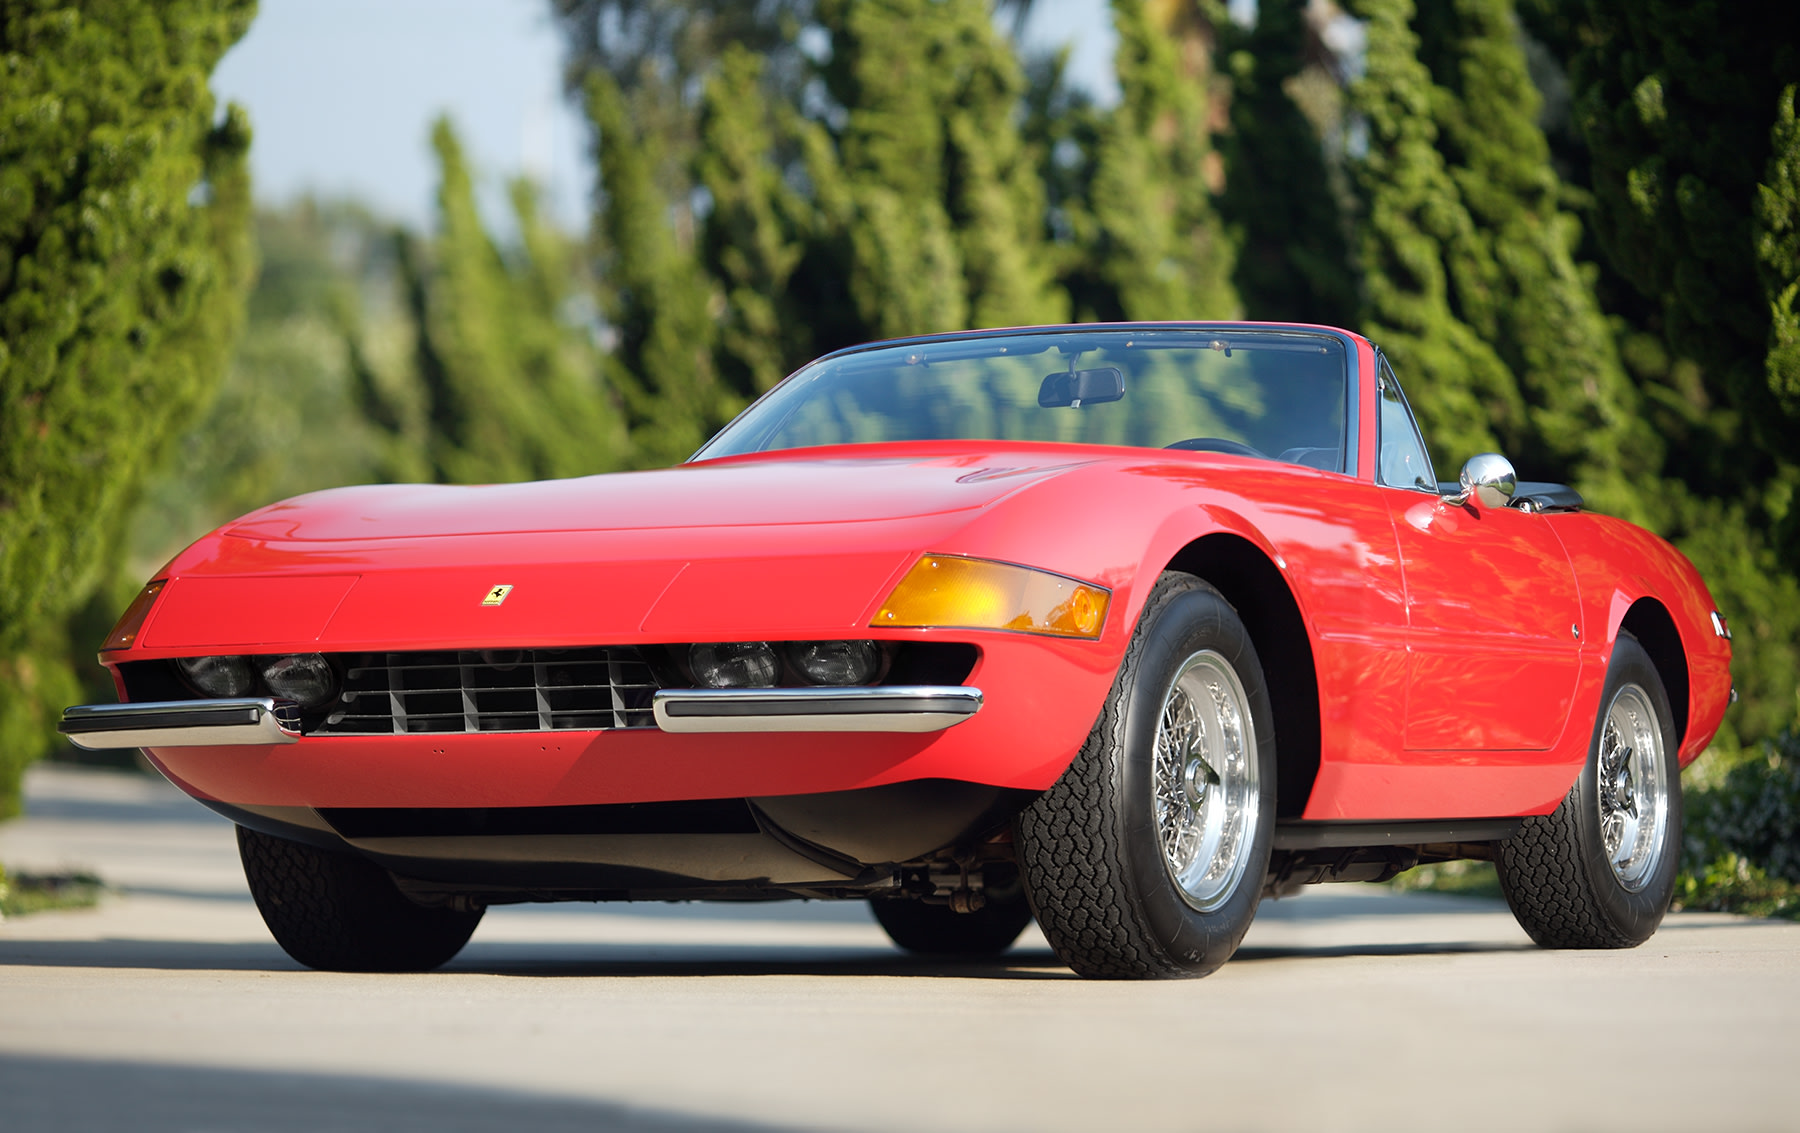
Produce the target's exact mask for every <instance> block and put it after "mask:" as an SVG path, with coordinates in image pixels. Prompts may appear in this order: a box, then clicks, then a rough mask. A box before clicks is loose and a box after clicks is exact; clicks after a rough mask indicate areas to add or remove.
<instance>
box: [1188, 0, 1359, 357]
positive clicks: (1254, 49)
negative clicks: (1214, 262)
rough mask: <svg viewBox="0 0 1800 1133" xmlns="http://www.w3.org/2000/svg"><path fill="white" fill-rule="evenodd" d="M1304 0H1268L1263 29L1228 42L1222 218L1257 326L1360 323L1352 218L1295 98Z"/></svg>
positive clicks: (1262, 8)
mask: <svg viewBox="0 0 1800 1133" xmlns="http://www.w3.org/2000/svg"><path fill="white" fill-rule="evenodd" d="M1305 10H1306V3H1305V0H1262V2H1261V3H1260V4H1259V5H1258V6H1257V19H1256V25H1255V26H1254V27H1253V28H1251V29H1250V30H1249V31H1248V32H1244V33H1238V34H1234V35H1232V36H1231V37H1229V38H1228V39H1226V41H1225V42H1224V43H1223V44H1222V47H1223V48H1224V49H1225V50H1226V51H1227V52H1228V54H1227V55H1226V63H1227V66H1228V67H1229V69H1230V73H1231V132H1230V133H1229V134H1228V135H1227V136H1226V138H1225V140H1224V143H1223V146H1224V149H1223V152H1224V158H1225V169H1226V170H1227V171H1228V173H1227V176H1226V178H1225V190H1224V192H1223V194H1221V195H1220V197H1219V212H1220V215H1221V216H1223V217H1224V218H1225V221H1226V222H1227V224H1228V225H1229V226H1230V227H1231V229H1233V230H1234V235H1235V240H1234V243H1235V244H1236V245H1237V266H1236V273H1235V275H1234V276H1233V282H1234V283H1235V284H1236V287H1237V290H1238V293H1239V294H1240V295H1242V296H1243V299H1244V307H1245V310H1246V311H1247V312H1248V314H1249V317H1251V318H1253V319H1268V320H1273V321H1281V320H1297V321H1301V322H1310V323H1323V324H1325V325H1327V326H1353V325H1355V324H1356V322H1357V314H1358V311H1357V305H1358V297H1357V281H1356V277H1355V275H1354V274H1353V272H1352V270H1351V263H1350V250H1349V246H1348V241H1347V238H1346V234H1345V218H1344V216H1343V215H1342V210H1341V209H1340V207H1339V202H1338V200H1337V197H1336V195H1335V194H1334V192H1333V187H1332V177H1331V172H1330V170H1329V169H1328V167H1327V159H1326V154H1325V151H1324V149H1323V147H1322V146H1321V144H1320V141H1321V139H1320V136H1319V134H1318V131H1317V130H1316V129H1315V128H1314V126H1313V124H1312V123H1311V122H1310V121H1308V120H1307V118H1306V115H1305V114H1304V113H1303V112H1302V111H1301V109H1300V106H1299V105H1298V104H1297V103H1296V102H1295V100H1294V97H1293V95H1292V94H1291V93H1290V91H1292V90H1293V89H1295V86H1296V83H1297V82H1299V81H1300V76H1301V74H1302V72H1303V71H1304V69H1305V62H1306V60H1305V52H1306V46H1307V28H1306V21H1305V18H1304V17H1305Z"/></svg>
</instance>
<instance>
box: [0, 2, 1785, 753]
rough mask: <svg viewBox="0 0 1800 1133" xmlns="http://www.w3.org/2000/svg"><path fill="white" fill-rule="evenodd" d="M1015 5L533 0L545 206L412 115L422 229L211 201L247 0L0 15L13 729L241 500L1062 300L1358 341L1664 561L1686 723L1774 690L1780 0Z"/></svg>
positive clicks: (415, 476)
mask: <svg viewBox="0 0 1800 1133" xmlns="http://www.w3.org/2000/svg"><path fill="white" fill-rule="evenodd" d="M521 2H526V0H521ZM1096 2H1098V0H1096ZM1028 6H1029V5H1028V3H1026V2H1023V0H1013V2H1011V3H1005V4H997V3H993V2H990V0H759V2H757V3H747V2H743V0H550V2H549V4H548V10H549V11H550V12H551V14H552V16H553V18H554V19H555V20H556V21H557V27H558V28H559V29H560V31H561V34H562V37H563V39H564V42H565V44H566V47H567V51H566V63H567V70H566V75H565V83H566V88H567V90H568V92H569V95H570V97H571V98H572V99H575V100H577V101H578V102H579V104H580V105H581V106H582V107H583V108H584V110H585V113H586V118H587V123H588V126H589V131H590V141H591V151H590V152H591V153H592V155H593V159H594V175H593V184H594V198H593V209H592V215H591V223H590V224H589V226H588V229H587V231H586V232H583V233H568V232H563V231H559V230H558V229H556V228H555V227H554V226H553V225H551V224H549V223H547V222H546V221H545V220H544V219H543V216H542V215H541V212H540V210H539V208H538V203H537V197H536V192H535V190H534V188H533V187H532V186H531V185H530V184H528V183H519V184H516V185H513V186H512V187H511V193H510V200H511V205H512V210H511V216H510V217H509V218H507V223H506V225H505V227H504V229H503V230H502V229H495V228H491V227H489V226H487V225H485V224H484V221H483V218H482V216H481V214H480V212H479V211H478V210H477V208H476V207H475V199H476V198H475V194H474V190H473V185H474V180H475V177H476V173H475V172H473V171H471V170H470V169H469V168H468V166H467V162H466V159H465V158H464V156H463V153H462V149H461V146H460V144H459V142H458V139H457V135H456V131H455V128H454V124H453V123H450V122H447V121H446V122H440V123H439V124H438V125H437V126H436V128H435V130H434V132H433V135H432V143H433V146H434V149H435V152H436V154H437V158H438V162H439V170H440V188H439V197H438V212H437V220H436V223H435V225H434V226H433V227H432V229H431V230H430V231H411V230H406V229H404V228H402V227H399V226H395V225H392V224H389V223H387V222H384V221H382V220H381V219H379V218H377V217H374V216H372V215H370V214H369V213H367V212H366V211H364V210H362V209H360V208H358V207H357V206H355V205H354V204H316V203H315V204H301V205H296V206H293V207H289V208H286V209H282V210H279V211H267V210H265V211H263V212H260V213H257V214H256V215H255V216H254V218H251V217H250V215H249V207H248V197H247V188H246V186H245V184H244V181H243V175H242V161H241V157H242V152H243V147H244V145H246V144H247V139H248V127H247V125H246V124H245V123H244V122H243V121H242V120H241V118H237V117H233V116H230V115H220V114H218V113H217V112H216V111H215V108H213V107H212V105H211V103H210V101H209V100H208V99H207V98H206V97H205V93H204V91H205V76H206V73H207V71H208V70H209V68H210V67H211V66H212V63H213V62H214V61H215V60H216V59H217V58H218V55H219V53H220V52H222V51H223V50H224V48H225V47H226V46H228V45H229V43H230V42H231V41H232V39H233V38H235V36H236V35H238V34H240V33H241V31H242V29H243V27H244V22H245V21H246V20H248V19H249V18H250V12H249V8H248V6H247V4H234V3H227V2H226V0H214V2H212V3H203V2H201V0H185V2H181V3H169V4H150V3H148V2H144V0H140V2H136V3H132V2H127V0H116V2H113V3H102V2H98V0H94V2H89V3H85V4H81V5H77V6H76V8H75V9H74V11H75V12H76V14H75V15H69V14H67V13H65V12H63V11H62V10H61V9H59V8H57V7H56V6H55V5H54V4H53V3H51V2H50V0H0V12H3V13H5V15H4V16H3V17H0V53H3V54H4V58H5V64H6V68H7V70H6V71H5V72H4V73H5V75H6V78H5V79H4V80H3V81H0V320H4V322H3V324H0V325H3V327H4V329H3V330H0V342H3V348H0V413H3V414H4V416H3V417H0V429H3V430H4V436H5V438H6V440H5V443H4V449H3V450H0V571H3V572H4V573H3V574H0V583H4V585H3V586H0V667H5V668H4V672H0V745H3V746H0V751H4V753H5V756H4V757H3V758H11V759H12V760H14V761H15V763H16V762H17V761H18V760H20V759H22V758H25V757H29V756H30V755H34V754H36V753H37V752H38V751H40V750H42V749H43V748H44V747H45V745H46V744H47V743H48V739H47V736H48V732H47V731H46V729H45V722H46V721H47V720H48V719H49V716H47V715H46V711H47V710H48V709H51V708H54V707H60V705H61V704H62V703H65V702H67V701H69V700H72V699H75V698H76V694H75V693H73V692H72V691H70V683H71V682H72V681H73V680H74V679H75V674H77V673H78V672H82V671H83V670H81V666H82V665H83V664H85V662H84V661H83V660H82V659H83V658H85V657H86V656H88V655H89V654H90V653H91V647H92V643H93V642H94V641H95V640H96V639H97V638H98V637H99V635H100V634H102V633H103V632H104V630H105V627H106V624H107V623H108V622H109V621H110V619H111V617H112V616H113V615H114V614H116V612H117V610H118V609H119V608H121V607H122V606H123V604H124V602H125V601H126V600H127V599H128V598H129V596H130V594H131V593H132V591H133V590H134V589H135V587H136V586H137V585H138V584H139V583H140V582H141V580H142V579H143V578H144V577H147V576H148V574H149V573H150V572H151V571H153V570H154V569H155V568H156V567H157V566H158V565H160V563H161V562H163V561H165V560H166V558H167V556H168V555H169V554H171V553H173V552H174V551H175V550H177V549H178V548H179V546H180V545H181V544H182V543H183V542H185V541H186V540H188V539H191V538H193V537H194V536H196V535H198V534H200V533H201V532H202V531H204V530H205V529H206V528H208V527H209V526H211V525H213V524H215V523H217V522H219V521H222V520H223V519H225V518H227V517H229V516H230V515H232V514H236V513H239V512H242V511H244V510H246V509H248V508H250V507H254V506H257V505H259V504H261V503H264V502H267V501H268V500H271V499H274V498H277V497H280V496H283V495H289V494H294V493H297V492H302V491H309V490H313V489H316V488H322V487H329V486H333V485H336V484H341V483H349V482H357V481H366V480H371V479H386V480H440V481H471V480H478V481H479V480H500V479H517V478H525V477H533V476H562V475H578V474H583V473H588V472H597V471H605V470H608V469H614V468H626V467H643V466H653V465H658V464H666V463H670V462H673V461H678V460H681V459H683V458H684V457H685V456H687V455H688V453H690V452H691V451H693V449H694V448H696V447H697V446H698V445H699V444H700V443H701V442H702V441H703V440H704V439H705V438H706V437H707V436H709V435H710V434H711V432H712V431H713V430H715V429H716V428H717V427H718V426H719V425H721V424H722V423H723V422H724V421H726V420H728V419H729V417H730V416H731V415H732V414H733V413H734V412H735V411H736V410H737V409H738V408H740V407H741V406H742V405H744V404H745V403H746V402H747V401H748V400H749V399H750V398H753V397H754V396H756V395H757V394H759V393H760V392H762V391H763V390H765V389H767V388H768V387H769V386H770V385H772V384H773V383H774V382H775V381H777V380H779V379H780V378H781V377H782V376H783V375H785V374H786V373H788V372H789V371H791V370H792V369H793V368H794V367H795V366H797V365H799V364H800V363H802V362H804V361H806V360H807V359H809V358H811V357H813V356H815V355H817V354H819V353H822V352H824V351H827V350H830V349H834V348H836V347H839V346H844V345H848V344H851V343H854V342H858V341H863V340H867V339H870V338H876V337H882V336H886V335H896V334H910V333H917V332H923V331H933V330H951V329H958V328H961V327H966V326H991V325H1006V324H1015V323H1032V322H1044V321H1052V320H1060V319H1065V318H1072V319H1077V320H1096V319H1161V318H1236V317H1246V318H1253V319H1282V320H1290V319H1300V320H1316V321H1322V322H1329V323H1339V324H1344V325H1349V326H1352V327H1354V328H1356V329H1359V330H1362V331H1364V332H1366V333H1368V334H1369V335H1370V336H1371V337H1373V338H1374V339H1375V340H1376V341H1377V342H1378V343H1379V344H1381V345H1382V346H1383V347H1384V348H1385V349H1386V350H1387V351H1388V352H1389V354H1390V355H1391V356H1392V358H1393V360H1394V364H1395V366H1396V369H1397V370H1398V372H1399V375H1400V377H1401V379H1402V381H1403V382H1404V383H1406V384H1407V386H1408V391H1409V393H1410V395H1411V397H1412V399H1413V401H1414V404H1415V405H1416V406H1417V408H1418V410H1419V412H1420V415H1421V417H1422V418H1423V421H1424V424H1425V427H1426V430H1427V433H1428V438H1429V440H1430V442H1431V444H1432V448H1433V451H1434V453H1436V455H1437V458H1438V460H1439V465H1440V466H1439V473H1440V475H1442V476H1444V477H1445V478H1450V477H1453V476H1454V474H1455V471H1456V469H1457V467H1458V466H1459V465H1460V464H1461V462H1462V460H1463V459H1464V458H1465V457H1467V456H1468V455H1470V454H1471V453H1472V452H1474V451H1477V450H1478V449H1482V448H1499V449H1501V450H1502V451H1504V452H1507V453H1508V454H1509V455H1511V456H1512V457H1513V459H1514V462H1515V463H1516V464H1517V465H1518V466H1519V468H1520V471H1521V474H1522V475H1525V476H1528V477H1536V478H1547V479H1565V480H1568V481H1571V482H1573V483H1575V484H1576V485H1577V486H1578V487H1580V488H1581V490H1582V491H1583V492H1584V493H1585V494H1587V496H1588V497H1589V499H1590V500H1591V501H1592V502H1593V503H1594V504H1595V506H1597V507H1599V508H1600V509H1602V510H1605V511H1609V512H1613V513H1615V514H1620V515H1624V516H1627V517H1628V518H1631V519H1633V520H1635V521H1637V522H1640V523H1644V524H1646V525H1648V526H1650V527H1651V528H1653V529H1655V530H1657V531H1659V532H1661V533H1662V534H1664V535H1665V536H1667V537H1669V538H1670V539H1672V540H1673V541H1674V542H1675V543H1676V544H1677V545H1678V546H1680V547H1681V548H1682V549H1683V550H1684V551H1685V552H1687V553H1688V554H1689V555H1690V557H1692V558H1693V559H1694V561H1695V562H1696V563H1697V564H1698V565H1699V567H1700V569H1701V570H1702V572H1703V573H1704V574H1705V576H1706V578H1707V580H1708V582H1709V583H1710V584H1711V586H1712V587H1713V590H1714V592H1715V594H1716V595H1717V597H1718V600H1719V603H1720V606H1721V607H1722V608H1723V609H1724V610H1725V611H1726V612H1727V613H1728V614H1729V615H1730V616H1731V618H1732V623H1733V628H1734V630H1735V631H1736V638H1735V647H1736V653H1737V660H1736V663H1735V673H1736V679H1737V682H1738V687H1739V689H1740V691H1741V692H1742V693H1743V698H1744V699H1743V702H1742V703H1740V704H1739V705H1738V706H1737V707H1736V708H1735V709H1734V710H1733V711H1732V713H1731V714H1730V715H1729V716H1728V718H1727V731H1726V733H1725V734H1724V735H1723V736H1722V738H1721V747H1722V748H1724V749H1728V750H1731V749H1736V748H1738V747H1739V746H1740V745H1753V744H1754V743H1755V742H1756V741H1760V740H1763V739H1766V738H1769V737H1771V736H1774V735H1775V734H1776V733H1777V732H1779V731H1780V730H1781V729H1782V728H1783V727H1784V726H1786V725H1788V724H1789V723H1790V722H1792V721H1793V720H1794V719H1795V717H1796V714H1797V712H1800V644H1797V642H1800V581H1797V578H1800V516H1797V515H1796V511H1795V507H1794V495H1795V488H1796V486H1797V485H1800V443H1797V441H1796V438H1800V126H1796V104H1795V91H1794V85H1795V84H1796V83H1797V82H1800V8H1796V7H1795V6H1793V5H1791V4H1783V3H1778V2H1772V0H1733V2H1731V3H1725V2H1723V0H1713V2H1710V3H1709V2H1699V3H1688V2H1677V0H1433V2H1430V3H1425V2H1423V0H1418V2H1416V3H1415V0H1344V2H1343V4H1342V6H1340V5H1339V4H1337V3H1333V2H1332V0H1260V3H1246V2H1238V3H1233V4H1231V5H1229V7H1227V5H1226V4H1224V3H1222V2H1219V0H1111V3H1110V10H1111V13H1112V17H1113V20H1114V24H1115V27H1116V29H1117V31H1118V48H1117V54H1116V58H1115V69H1116V72H1117V75H1118V79H1119V97H1118V99H1117V101H1115V102H1113V103H1111V104H1110V105H1100V104H1098V103H1096V102H1095V100H1094V99H1093V97H1092V96H1091V95H1090V94H1089V93H1087V92H1085V91H1083V90H1081V89H1079V88H1077V87H1074V86H1072V85H1071V84H1070V83H1069V81H1068V79H1067V74H1066V65H1065V64H1066V60H1065V59H1060V58H1036V57H1022V53H1021V51H1020V50H1019V48H1018V47H1017V45H1016V43H1015V42H1014V41H1013V39H1012V38H1011V29H1012V28H1013V27H1014V26H1015V25H1016V20H1017V17H1018V16H1019V14H1020V12H1021V10H1022V9H1024V8H1026V7H1028ZM178 33H179V34H178ZM252 244H254V247H255V248H256V249H257V250H258V253H259V255H260V263H261V268H260V274H258V275H257V277H256V279H255V282H254V286H251V285H250V283H249V275H248V265H249V263H250V261H251V257H250V254H249V249H250V247H251V245H252ZM246 302H247V304H248V306H247V311H248V318H247V321H246V322H244V325H243V328H242V334H241V336H240V337H238V339H237V343H236V348H235V351H233V350H232V349H231V348H230V345H229V344H230V342H231V340H232V338H233V336H234V335H235V334H236V333H237V329H238V323H239V316H238V314H237V312H238V311H239V310H241V309H244V308H243V307H242V305H243V304H244V303H246ZM183 430H185V431H186V432H185V435H184V434H183ZM77 517H79V518H77ZM120 563H123V564H124V565H123V566H122V567H121V568H120V569H118V570H116V571H114V570H113V569H112V568H113V566H114V564H120ZM85 674H86V677H85V679H88V680H90V681H92V680H94V679H95V678H96V677H97V673H96V671H95V670H93V669H92V668H91V667H89V668H87V669H86V670H85ZM89 695H93V696H104V695H107V692H106V690H105V689H104V688H97V689H94V690H93V691H92V692H91V693H90V694H89ZM3 778H4V776H0V779H3Z"/></svg>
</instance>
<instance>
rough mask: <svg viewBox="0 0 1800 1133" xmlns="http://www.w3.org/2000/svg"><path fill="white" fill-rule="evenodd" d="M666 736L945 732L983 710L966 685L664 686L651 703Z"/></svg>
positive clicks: (977, 696)
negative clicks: (835, 686) (755, 733)
mask: <svg viewBox="0 0 1800 1133" xmlns="http://www.w3.org/2000/svg"><path fill="white" fill-rule="evenodd" d="M652 708H653V710H654V711H655V713H656V726H657V727H658V728H661V729H662V730H663V731H665V732H941V731H943V730H944V729H945V728H949V727H952V726H954V725H956V724H960V723H962V722H963V721H964V720H967V719H968V718H969V717H971V716H973V715H975V713H977V712H979V711H981V690H980V689H977V688H966V687H964V686H962V685H946V686H937V685H889V686H876V687H868V688H716V689H715V688H708V689H664V690H663V691H661V692H658V693H657V694H656V697H655V699H654V701H653V702H652Z"/></svg>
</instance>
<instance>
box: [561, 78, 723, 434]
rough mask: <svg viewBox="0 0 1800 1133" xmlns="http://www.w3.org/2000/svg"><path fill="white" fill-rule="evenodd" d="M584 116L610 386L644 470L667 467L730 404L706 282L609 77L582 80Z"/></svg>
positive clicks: (655, 160)
mask: <svg viewBox="0 0 1800 1133" xmlns="http://www.w3.org/2000/svg"><path fill="white" fill-rule="evenodd" d="M587 110H588V118H589V120H590V121H591V122H592V124H593V127H594V130H595V133H596V134H597V135H598V145H597V149H596V153H597V157H598V163H599V167H600V187H601V191H602V197H603V203H602V206H601V208H600V212H599V215H598V216H597V217H596V227H597V229H598V231H597V233H596V236H597V238H598V239H599V240H600V241H601V243H602V256H601V279H602V280H603V281H604V282H603V287H602V291H601V294H602V310H603V312H604V313H605V315H606V318H607V321H608V322H609V323H610V324H611V325H612V326H613V327H614V328H615V329H616V330H617V332H618V343H617V346H616V347H615V349H614V350H613V352H612V355H611V357H610V359H609V372H608V377H609V378H610V379H611V382H612V384H613V385H614V386H615V387H616V388H617V389H619V390H620V391H621V392H622V394H623V395H624V397H625V404H626V408H627V410H628V418H627V419H628V423H629V427H630V430H631V436H632V439H633V442H634V443H635V444H636V446H637V448H638V450H639V452H640V454H641V456H642V458H643V460H644V462H645V463H647V464H650V465H664V464H674V463H677V462H679V461H682V460H685V459H686V458H687V457H688V455H689V454H691V453H692V452H693V451H694V450H695V449H697V448H699V447H700V444H701V442H703V441H705V440H706V438H707V437H708V436H710V435H711V434H712V432H713V430H714V429H716V428H717V427H718V426H719V425H721V424H723V423H724V422H725V421H726V420H727V419H729V417H730V416H731V414H732V412H733V411H734V409H735V405H736V403H735V402H734V401H733V399H732V398H731V397H730V396H729V395H728V394H727V393H726V391H725V390H724V388H723V387H722V385H721V384H720V382H719V380H718V375H717V370H716V366H715V363H714V360H713V356H712V350H713V344H714V341H715V340H716V337H717V333H718V328H717V324H716V323H715V321H714V318H713V311H712V294H711V287H710V285H709V282H708V280H707V278H706V276H705V275H704V273H703V272H702V271H701V269H700V265H699V263H698V262H697V260H696V258H695V255H694V249H693V239H692V233H691V232H686V233H683V232H678V231H676V230H675V229H674V228H672V227H671V225H670V223H669V209H668V208H667V201H668V197H667V196H666V195H665V194H664V193H663V192H661V191H659V189H658V186H657V184H656V176H655V175H656V171H657V168H658V166H659V164H660V157H661V153H660V145H659V136H658V134H657V133H656V132H654V131H652V130H650V129H647V128H645V127H644V126H642V125H641V124H640V123H638V122H636V121H634V120H633V118H632V116H631V114H630V113H629V105H628V103H627V102H626V99H625V96H624V94H623V92H621V91H620V89H619V87H618V84H616V83H615V82H614V81H613V80H612V78H611V76H609V75H606V74H604V73H602V72H594V73H592V74H590V75H589V76H588V80H587Z"/></svg>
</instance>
